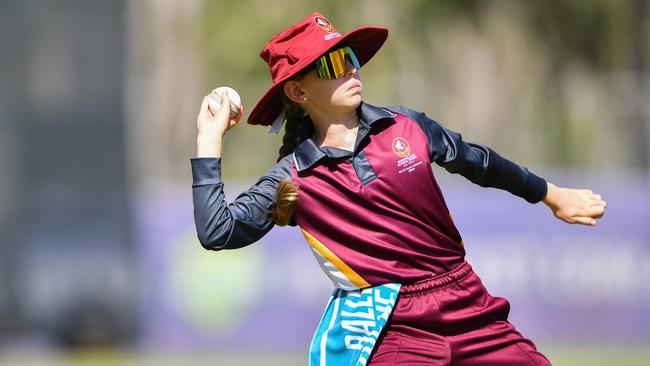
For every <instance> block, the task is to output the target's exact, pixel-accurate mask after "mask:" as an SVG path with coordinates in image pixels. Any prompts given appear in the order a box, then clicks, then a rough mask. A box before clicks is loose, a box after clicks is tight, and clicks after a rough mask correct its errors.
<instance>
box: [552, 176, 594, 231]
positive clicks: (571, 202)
mask: <svg viewBox="0 0 650 366" xmlns="http://www.w3.org/2000/svg"><path fill="white" fill-rule="evenodd" d="M547 185H548V192H547V194H546V197H545V198H544V203H545V204H546V206H548V207H549V208H550V209H551V211H553V215H555V217H557V218H558V219H560V220H562V221H564V222H568V223H569V224H581V225H589V226H595V225H596V219H599V218H601V217H603V215H604V214H605V208H606V207H607V203H606V202H605V201H604V200H603V198H602V197H601V196H600V195H599V194H596V193H594V192H593V191H591V190H590V189H571V188H561V187H557V186H555V185H554V184H552V183H547Z"/></svg>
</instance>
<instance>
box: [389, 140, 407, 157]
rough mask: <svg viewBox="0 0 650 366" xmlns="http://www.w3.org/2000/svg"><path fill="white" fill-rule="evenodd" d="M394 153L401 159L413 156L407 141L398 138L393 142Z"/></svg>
mask: <svg viewBox="0 0 650 366" xmlns="http://www.w3.org/2000/svg"><path fill="white" fill-rule="evenodd" d="M393 152H394V153H395V155H397V156H399V157H400V158H404V157H407V156H409V155H410V154H411V146H410V145H409V143H408V141H406V140H405V139H403V138H401V137H397V138H395V139H394V140H393Z"/></svg>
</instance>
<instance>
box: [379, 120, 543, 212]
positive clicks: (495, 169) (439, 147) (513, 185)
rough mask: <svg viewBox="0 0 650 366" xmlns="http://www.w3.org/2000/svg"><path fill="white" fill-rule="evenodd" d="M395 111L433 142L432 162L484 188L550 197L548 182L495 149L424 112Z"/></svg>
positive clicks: (531, 198)
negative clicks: (444, 124) (547, 191)
mask: <svg viewBox="0 0 650 366" xmlns="http://www.w3.org/2000/svg"><path fill="white" fill-rule="evenodd" d="M390 109H391V110H393V111H395V112H397V113H400V114H404V115H406V116H408V117H409V118H411V119H413V120H415V121H416V122H417V123H418V124H419V125H420V127H421V128H422V130H423V131H424V133H425V134H426V135H427V138H428V140H429V155H430V156H429V157H430V159H431V161H432V162H435V163H436V164H438V165H440V166H441V167H443V168H445V169H446V170H447V171H449V172H450V173H458V174H460V175H462V176H464V177H465V178H467V179H468V180H470V181H471V182H473V183H475V184H478V185H480V186H482V187H493V188H499V189H503V190H506V191H508V192H510V193H512V194H514V195H517V196H519V197H522V198H524V199H525V200H527V201H528V202H530V203H536V202H539V201H541V200H542V199H544V197H545V196H546V190H547V185H546V180H544V179H543V178H541V177H538V176H537V175H535V174H533V173H531V172H529V171H528V169H527V168H525V167H522V166H519V165H517V164H516V163H514V162H512V161H510V160H508V159H506V158H504V157H502V156H500V155H499V154H497V153H496V152H495V151H494V150H492V149H490V148H488V147H486V146H483V145H479V144H475V143H471V142H465V141H463V139H462V137H461V135H460V134H459V133H458V132H454V131H451V130H449V129H446V128H445V127H443V126H442V125H441V124H440V123H438V122H436V121H435V120H433V119H431V118H429V117H427V116H426V115H425V114H424V113H421V112H416V111H413V110H410V109H407V108H404V107H390Z"/></svg>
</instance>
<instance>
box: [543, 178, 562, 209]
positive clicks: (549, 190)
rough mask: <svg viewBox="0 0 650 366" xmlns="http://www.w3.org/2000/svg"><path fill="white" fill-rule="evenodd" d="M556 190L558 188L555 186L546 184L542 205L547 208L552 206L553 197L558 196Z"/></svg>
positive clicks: (549, 183)
mask: <svg viewBox="0 0 650 366" xmlns="http://www.w3.org/2000/svg"><path fill="white" fill-rule="evenodd" d="M558 190H559V188H558V187H557V186H556V185H555V184H553V183H551V182H546V197H544V199H543V200H542V201H543V202H544V204H546V205H547V206H554V205H555V204H554V202H555V197H556V196H557V194H558Z"/></svg>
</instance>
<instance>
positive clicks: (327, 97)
mask: <svg viewBox="0 0 650 366" xmlns="http://www.w3.org/2000/svg"><path fill="white" fill-rule="evenodd" d="M300 86H301V88H302V89H303V91H304V92H305V95H306V96H307V98H308V99H307V103H305V104H304V107H305V109H306V110H307V112H309V111H310V110H314V111H319V112H325V113H328V114H332V115H340V114H347V113H350V111H353V110H355V109H356V108H357V107H358V106H359V104H361V90H362V89H363V84H362V83H361V80H360V79H359V70H357V69H356V68H355V67H354V66H353V65H352V63H351V62H350V61H349V60H348V61H347V62H346V73H345V75H343V76H341V77H340V78H338V79H319V78H318V76H317V73H316V71H315V70H313V71H311V72H309V73H308V74H307V75H305V76H304V77H303V78H302V79H300Z"/></svg>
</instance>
